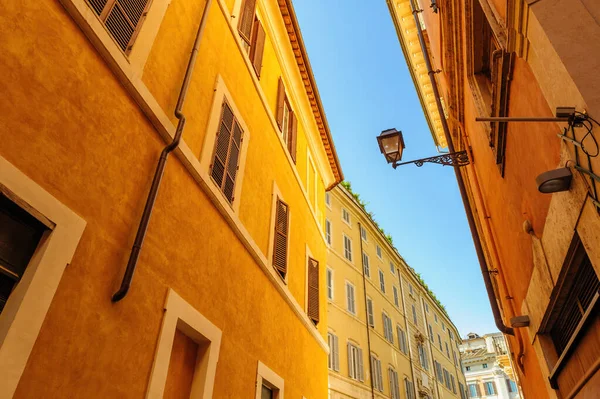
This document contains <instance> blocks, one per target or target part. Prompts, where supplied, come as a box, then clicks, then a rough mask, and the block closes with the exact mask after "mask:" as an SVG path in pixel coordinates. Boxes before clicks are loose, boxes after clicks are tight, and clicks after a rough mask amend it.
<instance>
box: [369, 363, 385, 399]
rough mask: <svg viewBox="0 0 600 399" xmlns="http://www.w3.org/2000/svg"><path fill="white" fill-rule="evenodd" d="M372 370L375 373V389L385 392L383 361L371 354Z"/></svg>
mask: <svg viewBox="0 0 600 399" xmlns="http://www.w3.org/2000/svg"><path fill="white" fill-rule="evenodd" d="M371 370H372V372H373V387H374V388H375V389H377V390H378V391H381V392H383V375H382V374H381V360H379V359H377V357H376V356H375V355H374V354H371Z"/></svg>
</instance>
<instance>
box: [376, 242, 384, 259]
mask: <svg viewBox="0 0 600 399" xmlns="http://www.w3.org/2000/svg"><path fill="white" fill-rule="evenodd" d="M375 251H376V252H377V257H378V258H379V259H381V258H382V256H383V255H382V253H381V247H380V246H379V245H377V246H376V247H375Z"/></svg>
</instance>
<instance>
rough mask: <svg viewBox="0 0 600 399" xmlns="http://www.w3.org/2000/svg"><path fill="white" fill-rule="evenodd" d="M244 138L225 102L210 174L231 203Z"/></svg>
mask: <svg viewBox="0 0 600 399" xmlns="http://www.w3.org/2000/svg"><path fill="white" fill-rule="evenodd" d="M242 136H243V131H242V128H241V127H240V124H239V122H238V121H237V120H236V119H235V116H234V115H233V111H232V110H231V107H230V106H229V104H227V102H226V101H224V102H223V109H222V111H221V123H220V124H219V130H218V131H217V138H216V140H215V152H214V157H213V163H212V164H211V171H210V174H211V177H212V178H213V180H214V181H215V183H217V185H218V186H219V188H220V189H221V191H222V192H223V194H224V195H225V197H226V198H227V200H228V201H229V202H233V200H234V191H235V190H234V189H235V179H236V176H237V170H238V166H239V165H238V163H239V157H240V148H241V145H242V139H243V137H242Z"/></svg>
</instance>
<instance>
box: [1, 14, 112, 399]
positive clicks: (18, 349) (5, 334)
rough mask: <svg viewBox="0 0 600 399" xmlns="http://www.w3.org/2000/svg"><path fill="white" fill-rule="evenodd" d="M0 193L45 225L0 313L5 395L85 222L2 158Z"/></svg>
mask: <svg viewBox="0 0 600 399" xmlns="http://www.w3.org/2000/svg"><path fill="white" fill-rule="evenodd" d="M86 7H87V5H86ZM107 34H108V33H107ZM0 191H2V193H3V194H5V195H6V196H7V197H8V198H10V199H11V200H12V201H13V202H15V203H16V204H17V205H18V206H20V207H21V208H22V209H24V210H25V211H27V212H29V213H30V214H31V215H32V216H33V217H35V218H36V219H38V220H40V221H41V222H42V223H43V224H45V225H46V226H47V227H48V228H49V230H48V231H47V232H45V233H44V234H43V236H42V239H41V240H40V243H39V244H38V246H37V249H36V250H35V252H34V254H33V256H32V257H31V260H30V261H29V264H28V265H27V268H26V269H25V272H24V273H23V277H22V278H21V280H20V281H19V282H18V283H17V285H16V286H15V288H14V290H13V292H12V293H11V294H10V296H9V298H8V301H7V302H6V305H5V306H4V310H3V311H2V314H0V386H2V387H4V388H2V394H3V395H5V396H6V397H9V398H10V397H12V396H13V395H14V392H15V391H16V389H17V385H18V384H19V380H20V379H21V376H22V375H23V371H24V370H25V366H26V364H27V361H28V360H29V356H30V354H31V351H32V349H33V346H34V344H35V341H36V339H37V337H38V335H39V333H40V330H41V328H42V324H43V322H44V319H45V318H46V314H47V313H48V309H49V308H50V304H51V303H52V298H53V297H54V294H55V293H56V290H57V289H58V285H59V283H60V280H61V278H62V275H63V273H64V271H65V268H66V267H67V265H68V264H69V263H71V260H72V258H73V254H74V253H75V250H76V248H77V246H78V244H79V241H80V239H81V237H82V235H83V231H84V229H85V226H86V221H85V220H84V219H82V218H81V217H79V216H78V215H77V214H76V213H75V212H73V211H72V210H71V209H69V208H68V207H67V206H65V205H64V204H63V203H61V202H60V201H59V200H57V199H56V198H54V197H53V196H52V195H51V194H50V193H48V192H47V191H46V190H44V189H43V188H42V187H41V186H39V185H38V184H37V183H36V182H35V181H33V180H31V179H30V178H29V177H28V176H26V175H25V174H24V173H22V172H21V171H20V170H19V169H17V168H16V167H15V166H13V165H12V164H11V163H9V162H8V161H7V160H6V159H4V158H3V157H2V156H0Z"/></svg>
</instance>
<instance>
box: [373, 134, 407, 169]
mask: <svg viewBox="0 0 600 399" xmlns="http://www.w3.org/2000/svg"><path fill="white" fill-rule="evenodd" d="M377 142H378V143H379V150H380V151H381V153H382V154H383V155H384V156H385V160H386V161H387V163H391V164H394V165H396V163H397V162H398V161H400V160H401V159H402V152H403V151H404V148H405V147H404V138H403V137H402V132H399V131H398V130H396V129H387V130H384V131H383V132H381V134H380V135H379V136H377ZM395 167H396V166H394V168H395Z"/></svg>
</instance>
